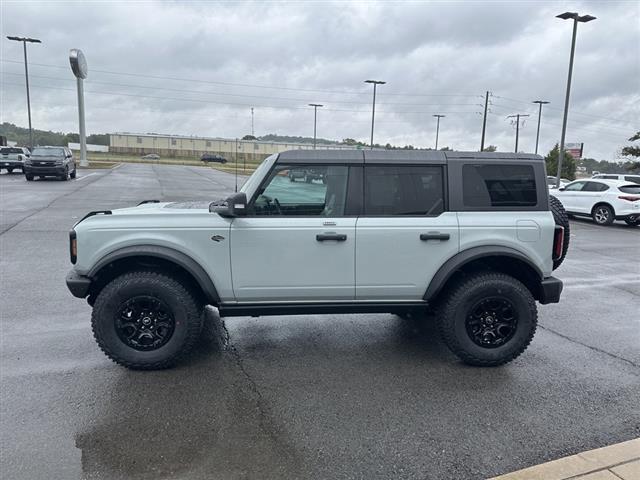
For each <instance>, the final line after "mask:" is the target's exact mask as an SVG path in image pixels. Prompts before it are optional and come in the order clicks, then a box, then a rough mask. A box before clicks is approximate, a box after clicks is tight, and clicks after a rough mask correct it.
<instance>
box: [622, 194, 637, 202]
mask: <svg viewBox="0 0 640 480" xmlns="http://www.w3.org/2000/svg"><path fill="white" fill-rule="evenodd" d="M618 198H619V199H620V200H626V201H628V202H637V201H639V200H640V197H632V196H631V195H620V196H619V197H618Z"/></svg>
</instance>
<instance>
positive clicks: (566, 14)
mask: <svg viewBox="0 0 640 480" xmlns="http://www.w3.org/2000/svg"><path fill="white" fill-rule="evenodd" d="M556 18H561V19H562V20H569V19H573V34H572V36H571V55H570V56H569V73H568V75H567V94H566V96H565V98H564V116H563V118H562V133H561V135H560V147H559V148H558V174H557V176H556V187H557V188H560V177H561V176H562V160H563V159H564V139H565V134H566V133H567V117H568V115H569V95H570V94H571V76H572V75H573V56H574V54H575V51H576V33H577V32H578V22H581V23H587V22H590V21H591V20H595V19H596V17H594V16H591V15H582V16H580V15H578V14H577V13H576V12H564V13H561V14H560V15H556Z"/></svg>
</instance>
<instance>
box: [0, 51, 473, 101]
mask: <svg viewBox="0 0 640 480" xmlns="http://www.w3.org/2000/svg"><path fill="white" fill-rule="evenodd" d="M0 61H2V62H7V63H19V64H22V63H23V62H22V61H17V60H8V59H1V60H0ZM29 65H33V66H38V67H48V68H62V69H65V70H67V69H68V68H69V67H67V66H65V67H63V66H60V65H51V64H46V63H31V62H30V63H29ZM91 71H92V72H96V73H104V74H107V75H120V76H128V77H140V78H154V79H158V80H173V81H179V82H193V83H205V84H212V85H225V86H231V87H247V88H266V89H274V90H289V91H296V92H313V93H329V94H334V95H369V92H363V91H354V90H351V91H337V90H322V89H308V88H294V87H281V86H277V87H276V86H273V85H256V84H247V83H232V82H217V81H213V80H198V79H192V78H180V77H166V76H161V75H148V74H140V73H125V72H111V71H108V70H97V69H91ZM385 95H394V96H406V97H479V96H480V95H477V94H462V93H445V94H435V93H399V92H391V93H388V92H385Z"/></svg>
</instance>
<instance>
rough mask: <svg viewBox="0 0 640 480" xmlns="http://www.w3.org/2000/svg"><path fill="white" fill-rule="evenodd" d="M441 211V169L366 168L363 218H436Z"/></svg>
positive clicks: (382, 166) (442, 190) (418, 167)
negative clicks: (424, 216)
mask: <svg viewBox="0 0 640 480" xmlns="http://www.w3.org/2000/svg"><path fill="white" fill-rule="evenodd" d="M443 211H444V188H443V175H442V167H436V166H411V165H406V166H404V165H381V166H366V167H365V173H364V214H365V215H366V216H370V217H372V216H373V217H375V216H395V215H413V216H423V215H426V216H438V215H440V214H441V213H442V212H443Z"/></svg>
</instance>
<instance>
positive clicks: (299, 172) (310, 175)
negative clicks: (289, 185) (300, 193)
mask: <svg viewBox="0 0 640 480" xmlns="http://www.w3.org/2000/svg"><path fill="white" fill-rule="evenodd" d="M288 176H289V180H290V181H292V182H295V181H296V180H302V181H303V182H305V183H311V182H313V181H314V180H322V181H323V183H324V173H323V172H322V171H319V170H317V169H312V168H293V169H291V170H289V173H288Z"/></svg>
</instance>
